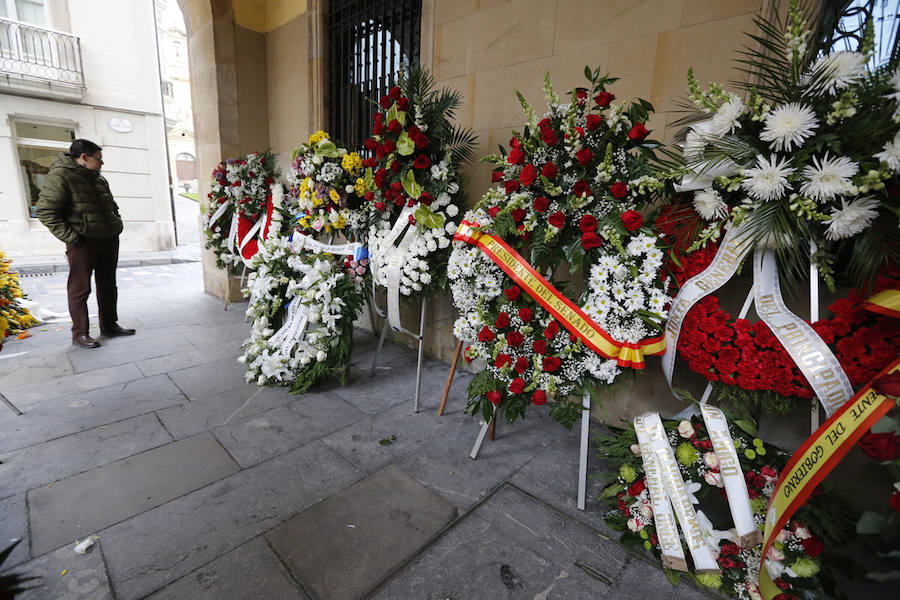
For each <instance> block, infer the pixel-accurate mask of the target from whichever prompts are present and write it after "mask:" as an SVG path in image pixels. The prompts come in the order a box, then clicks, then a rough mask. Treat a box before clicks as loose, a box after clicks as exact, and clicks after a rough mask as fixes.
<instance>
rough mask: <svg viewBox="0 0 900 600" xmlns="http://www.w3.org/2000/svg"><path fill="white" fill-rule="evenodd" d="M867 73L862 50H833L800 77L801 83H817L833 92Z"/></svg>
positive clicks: (824, 90) (821, 87)
mask: <svg viewBox="0 0 900 600" xmlns="http://www.w3.org/2000/svg"><path fill="white" fill-rule="evenodd" d="M865 74H866V57H865V55H864V54H862V53H860V52H849V51H845V52H833V53H832V54H826V55H825V56H822V57H820V58H819V59H818V60H817V61H816V62H815V63H813V64H812V66H811V67H810V68H809V70H808V71H807V72H806V73H805V74H804V75H803V77H802V78H801V79H800V84H801V85H803V86H809V85H810V84H816V85H817V86H820V89H821V91H822V92H824V93H826V94H833V93H835V92H837V91H839V90H842V89H844V88H846V87H849V86H850V85H852V84H853V83H856V82H857V81H859V80H860V79H862V78H863V77H864V76H865Z"/></svg>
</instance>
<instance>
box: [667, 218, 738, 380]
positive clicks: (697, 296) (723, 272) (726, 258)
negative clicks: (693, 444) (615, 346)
mask: <svg viewBox="0 0 900 600" xmlns="http://www.w3.org/2000/svg"><path fill="white" fill-rule="evenodd" d="M749 250H750V238H749V235H747V232H746V230H744V229H743V228H741V227H733V228H731V229H729V230H728V232H727V233H726V234H725V238H724V239H723V240H722V245H721V246H719V251H718V252H716V255H715V257H714V258H713V260H712V262H711V263H710V265H709V266H708V267H706V269H704V270H703V271H702V272H701V273H698V274H697V275H695V276H694V277H691V278H690V279H689V280H687V281H686V282H685V283H684V285H683V286H682V287H681V289H680V290H679V291H678V295H677V296H675V299H674V300H673V301H672V307H671V308H670V309H669V320H668V322H667V323H666V353H665V354H664V355H663V357H662V366H663V372H664V373H665V375H666V381H668V382H669V389H672V376H673V374H674V371H675V357H676V355H677V353H676V349H677V347H678V336H679V334H680V333H681V326H682V325H683V324H684V318H685V317H686V316H687V314H688V311H690V310H691V308H692V307H693V306H694V305H695V304H696V303H697V302H699V301H700V300H702V299H703V298H705V297H706V296H708V295H709V294H712V293H713V292H715V291H716V290H718V289H719V288H720V287H722V286H723V285H725V283H726V282H728V280H729V279H731V278H732V277H733V276H734V274H735V273H736V272H737V269H738V267H739V266H740V264H741V261H742V260H743V258H744V256H745V255H746V254H747V252H748V251H749ZM673 393H674V392H673ZM676 397H678V396H677V395H676Z"/></svg>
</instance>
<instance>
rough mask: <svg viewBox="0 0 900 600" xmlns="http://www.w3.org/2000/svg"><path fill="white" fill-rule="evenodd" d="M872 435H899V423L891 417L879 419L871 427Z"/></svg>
mask: <svg viewBox="0 0 900 600" xmlns="http://www.w3.org/2000/svg"><path fill="white" fill-rule="evenodd" d="M872 433H896V434H898V435H900V423H897V421H895V420H894V419H892V418H891V417H881V419H879V420H878V422H877V423H875V424H874V425H872Z"/></svg>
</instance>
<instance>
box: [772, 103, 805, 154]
mask: <svg viewBox="0 0 900 600" xmlns="http://www.w3.org/2000/svg"><path fill="white" fill-rule="evenodd" d="M818 126H819V120H818V119H817V118H816V113H815V112H814V111H813V109H812V108H811V107H809V106H806V105H804V104H800V103H799V102H791V103H790V104H785V105H783V106H779V107H778V108H776V109H774V110H772V111H771V112H770V113H769V114H768V115H766V119H765V125H764V127H763V130H762V133H760V134H759V139H761V140H763V141H764V142H769V147H770V148H771V149H773V150H779V151H784V152H790V151H791V150H792V149H793V148H794V146H796V147H798V148H799V147H800V146H802V145H803V141H804V140H805V139H806V138H808V137H810V136H811V135H812V134H813V133H814V132H815V130H816V129H817V128H818Z"/></svg>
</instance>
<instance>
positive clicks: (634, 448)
mask: <svg viewBox="0 0 900 600" xmlns="http://www.w3.org/2000/svg"><path fill="white" fill-rule="evenodd" d="M630 450H631V453H632V454H634V455H635V456H640V455H641V447H640V445H638V444H632V445H631V448H630Z"/></svg>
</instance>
